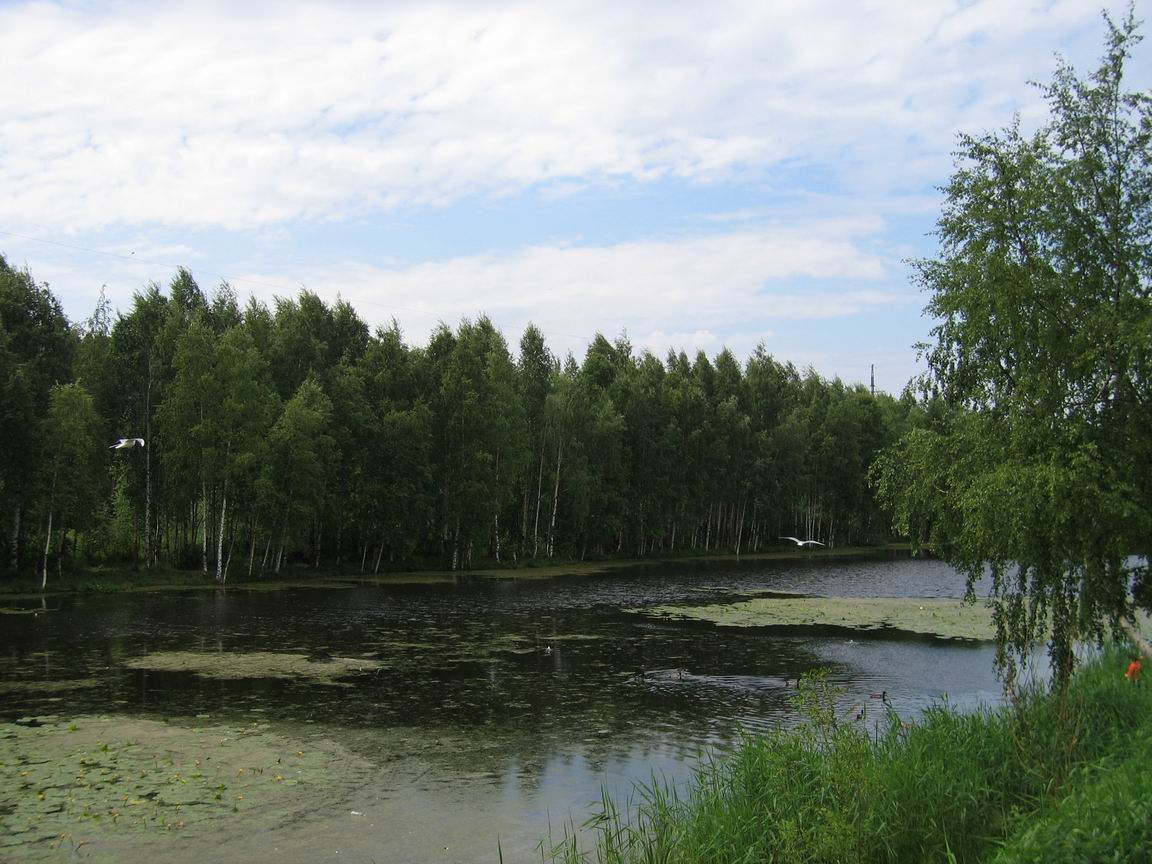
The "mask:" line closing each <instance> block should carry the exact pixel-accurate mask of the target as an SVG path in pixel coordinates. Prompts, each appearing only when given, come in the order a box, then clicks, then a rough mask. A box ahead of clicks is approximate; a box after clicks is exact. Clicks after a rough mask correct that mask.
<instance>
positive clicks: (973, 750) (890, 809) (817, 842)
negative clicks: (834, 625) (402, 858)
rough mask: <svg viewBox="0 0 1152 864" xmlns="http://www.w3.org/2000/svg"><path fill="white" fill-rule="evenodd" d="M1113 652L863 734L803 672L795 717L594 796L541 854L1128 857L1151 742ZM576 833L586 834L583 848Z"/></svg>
mask: <svg viewBox="0 0 1152 864" xmlns="http://www.w3.org/2000/svg"><path fill="white" fill-rule="evenodd" d="M1126 665H1127V661H1126V659H1125V655H1124V654H1123V653H1122V652H1121V651H1120V650H1119V649H1115V648H1113V649H1108V650H1106V651H1104V652H1102V653H1101V654H1100V656H1098V657H1097V658H1095V659H1093V660H1091V661H1089V662H1088V663H1086V664H1085V665H1084V666H1083V667H1082V668H1081V670H1080V671H1079V672H1078V674H1077V675H1075V676H1074V678H1073V680H1072V682H1071V684H1070V686H1069V689H1068V691H1067V693H1066V694H1065V695H1064V696H1063V697H1061V696H1059V695H1055V694H1051V693H1048V692H1046V691H1044V690H1043V689H1041V688H1032V689H1028V690H1025V691H1023V692H1021V693H1018V694H1016V695H1015V696H1014V698H1013V699H1012V700H1011V702H1010V704H1006V705H1005V706H1003V707H1001V708H998V709H985V710H981V711H978V712H975V713H971V714H961V713H958V712H957V711H955V710H953V709H952V708H950V707H948V706H947V705H940V706H936V707H934V708H932V709H930V710H929V711H927V712H926V713H924V714H923V715H921V716H920V717H919V718H917V719H916V721H915V723H914V724H910V723H907V722H905V721H903V720H902V718H900V717H898V716H897V715H896V714H895V713H894V712H891V711H890V712H889V714H888V717H887V719H886V722H885V723H884V724H882V728H880V729H879V730H874V731H870V730H868V729H866V728H864V727H863V726H862V725H860V724H857V723H854V722H845V721H844V720H843V719H841V718H838V717H837V716H836V713H835V705H836V704H837V694H836V693H835V692H834V691H833V690H832V688H830V687H829V686H828V684H827V681H826V680H825V679H824V678H823V676H820V675H816V676H810V677H809V678H807V679H806V680H805V681H804V682H803V683H802V686H801V688H800V690H799V691H798V694H797V697H796V702H797V707H798V709H799V710H800V711H801V712H802V713H803V715H804V716H805V717H806V722H805V723H804V724H803V725H802V726H800V727H799V728H793V729H790V730H778V731H777V732H775V733H773V734H769V735H761V736H755V737H749V738H747V739H745V740H744V741H743V742H742V743H741V745H740V746H739V747H738V748H737V749H736V750H735V751H734V752H733V753H731V754H729V755H728V756H727V757H725V758H723V759H711V760H705V761H703V762H702V764H701V765H700V766H699V768H698V769H697V771H696V773H695V776H694V778H693V779H692V781H691V782H690V783H688V784H686V785H681V786H676V785H674V784H671V783H668V782H665V781H662V780H660V779H659V778H654V779H653V780H652V781H650V782H649V783H647V784H643V785H641V786H639V787H637V789H636V791H635V794H634V795H633V797H632V799H631V800H629V801H627V802H625V803H623V804H621V803H620V802H617V801H614V800H613V799H611V798H610V797H608V796H607V795H605V796H604V797H603V800H602V802H601V806H600V811H599V813H598V814H597V815H596V816H595V817H594V818H593V819H592V820H590V822H589V823H588V824H587V825H586V826H585V828H586V829H588V831H585V832H577V831H575V830H572V829H569V830H568V831H567V832H566V833H565V836H564V838H563V839H562V840H561V841H560V842H559V843H556V844H555V845H554V846H553V847H552V848H550V849H546V850H545V857H546V858H548V857H550V858H551V860H553V861H563V862H578V861H580V862H583V861H596V862H602V864H617V862H619V864H637V862H650V864H657V862H658V864H678V862H684V864H689V862H691V864H701V862H734V864H735V862H751V861H756V862H789V864H794V862H849V861H861V862H872V861H875V862H906V861H917V862H920V861H947V862H980V861H993V860H1002V861H1005V862H1015V861H1025V860H1045V861H1061V860H1068V861H1073V860H1101V859H1100V858H1098V857H1093V854H1091V852H1089V853H1085V854H1082V853H1084V850H1085V849H1088V850H1093V849H1095V848H1096V847H1094V846H1091V845H1089V846H1084V847H1083V848H1080V847H1074V846H1068V850H1069V851H1068V852H1067V853H1066V854H1064V853H1062V852H1061V851H1060V850H1062V849H1063V848H1064V847H1063V846H1061V845H1060V844H1065V845H1067V844H1068V843H1070V842H1071V841H1070V840H1069V837H1071V836H1084V837H1088V838H1097V840H1098V843H1099V844H1102V846H1101V848H1103V846H1107V845H1108V844H1111V847H1115V851H1114V852H1113V851H1110V852H1109V857H1108V858H1107V860H1124V861H1130V860H1148V859H1147V858H1145V859H1140V858H1139V855H1140V854H1145V855H1147V854H1148V853H1147V852H1146V851H1144V852H1141V850H1147V849H1150V848H1152V833H1150V832H1152V829H1150V828H1148V827H1147V826H1146V825H1145V822H1148V820H1147V819H1146V818H1145V816H1146V813H1147V805H1148V803H1149V801H1150V800H1152V799H1150V797H1149V789H1150V788H1152V780H1149V779H1148V777H1147V774H1146V772H1145V773H1141V772H1140V771H1139V770H1138V769H1137V767H1135V766H1137V765H1139V764H1140V762H1139V760H1140V759H1143V760H1144V763H1143V764H1147V757H1148V755H1149V754H1152V721H1150V720H1149V718H1150V717H1152V688H1150V687H1149V686H1148V682H1145V683H1144V684H1141V685H1135V686H1134V685H1132V684H1131V683H1129V682H1128V681H1126V680H1125V679H1124V677H1123V671H1124V668H1125V666H1126ZM1128 796H1136V797H1135V798H1131V797H1128ZM1072 826H1075V827H1076V828H1077V831H1076V832H1072V831H1071V830H1070V828H1071V827H1072ZM589 831H590V832H591V835H592V837H593V838H594V841H595V842H594V845H593V846H592V847H591V848H582V846H581V843H580V842H579V838H581V837H584V838H587V837H588V832H589ZM589 842H591V841H589ZM1086 842H1087V841H1086ZM1092 842H1097V841H1092ZM1126 843H1127V844H1129V845H1130V848H1128V847H1126V846H1125V845H1124V844H1126ZM1045 844H1049V845H1050V846H1051V852H1050V851H1049V845H1045ZM1038 850H1039V851H1038ZM1129 853H1131V854H1129ZM1116 855H1119V857H1115V856H1116ZM997 856H1000V858H999V859H998V858H997ZM1037 856H1039V857H1037Z"/></svg>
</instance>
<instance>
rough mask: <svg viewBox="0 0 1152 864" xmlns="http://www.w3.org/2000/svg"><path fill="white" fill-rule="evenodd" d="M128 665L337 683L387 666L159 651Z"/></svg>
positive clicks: (248, 654) (269, 653)
mask: <svg viewBox="0 0 1152 864" xmlns="http://www.w3.org/2000/svg"><path fill="white" fill-rule="evenodd" d="M124 665H125V666H128V667H129V668H130V669H148V670H150V671H153V672H194V673H196V674H197V675H202V676H204V677H205V678H233V679H235V678H297V679H303V680H308V681H314V682H316V683H321V684H336V683H339V682H338V681H337V679H339V678H348V677H350V676H353V675H362V674H365V673H368V672H376V671H378V670H379V669H381V668H383V667H384V665H385V664H383V663H382V662H380V661H379V660H371V659H368V658H360V657H325V658H312V657H309V656H308V655H307V654H279V653H275V652H272V651H235V652H233V651H214V652H200V651H158V652H156V653H153V654H146V655H144V656H143V657H134V658H132V659H131V660H129V661H127V663H125V664H124Z"/></svg>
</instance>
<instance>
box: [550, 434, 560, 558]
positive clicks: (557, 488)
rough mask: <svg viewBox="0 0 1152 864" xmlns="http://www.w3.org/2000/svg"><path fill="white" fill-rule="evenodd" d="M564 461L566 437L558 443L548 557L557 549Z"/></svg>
mask: <svg viewBox="0 0 1152 864" xmlns="http://www.w3.org/2000/svg"><path fill="white" fill-rule="evenodd" d="M563 461H564V438H563V436H561V438H560V440H559V442H558V443H557V445H556V484H555V486H553V487H552V522H551V524H550V525H549V526H548V557H549V558H551V557H552V556H553V554H555V551H556V511H557V510H558V509H559V505H560V465H561V463H563Z"/></svg>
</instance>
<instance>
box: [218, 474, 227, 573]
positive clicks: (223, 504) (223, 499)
mask: <svg viewBox="0 0 1152 864" xmlns="http://www.w3.org/2000/svg"><path fill="white" fill-rule="evenodd" d="M227 513H228V482H227V481H225V482H224V488H223V490H222V491H221V492H220V530H218V531H217V532H216V581H217V583H219V584H220V585H223V584H224V579H225V574H224V517H225V516H226V515H227Z"/></svg>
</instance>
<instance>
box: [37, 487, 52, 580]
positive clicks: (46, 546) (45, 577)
mask: <svg viewBox="0 0 1152 864" xmlns="http://www.w3.org/2000/svg"><path fill="white" fill-rule="evenodd" d="M53 485H55V484H53ZM51 548H52V507H51V506H49V508H48V539H47V540H45V541H44V567H43V572H42V575H41V577H40V590H41V591H42V592H43V591H44V589H45V588H47V587H48V550H49V549H51Z"/></svg>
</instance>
